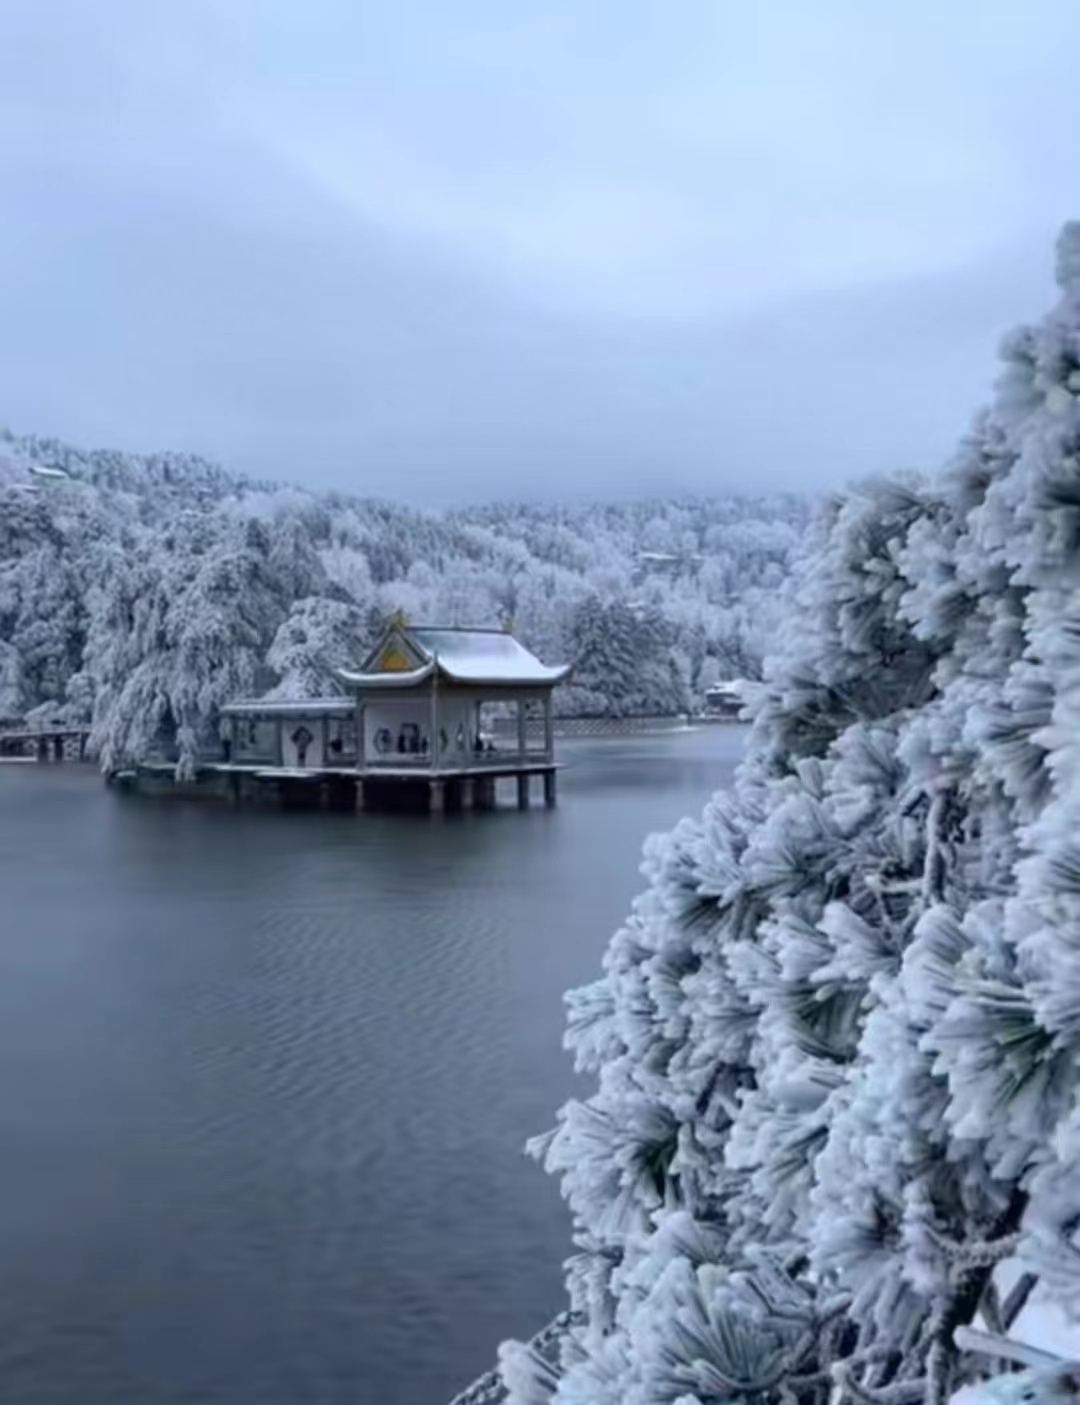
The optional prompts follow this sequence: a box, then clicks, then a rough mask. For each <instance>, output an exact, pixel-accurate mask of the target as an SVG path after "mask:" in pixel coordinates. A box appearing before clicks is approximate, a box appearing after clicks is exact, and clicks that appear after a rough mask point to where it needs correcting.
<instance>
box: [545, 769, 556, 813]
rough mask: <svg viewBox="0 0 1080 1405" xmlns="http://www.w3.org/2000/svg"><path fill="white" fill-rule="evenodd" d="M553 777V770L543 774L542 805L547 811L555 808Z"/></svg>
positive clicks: (554, 774) (554, 773)
mask: <svg viewBox="0 0 1080 1405" xmlns="http://www.w3.org/2000/svg"><path fill="white" fill-rule="evenodd" d="M555 776H556V772H555V770H554V769H552V770H550V771H545V772H544V804H545V805H546V806H547V807H548V809H549V810H553V809H554V808H555Z"/></svg>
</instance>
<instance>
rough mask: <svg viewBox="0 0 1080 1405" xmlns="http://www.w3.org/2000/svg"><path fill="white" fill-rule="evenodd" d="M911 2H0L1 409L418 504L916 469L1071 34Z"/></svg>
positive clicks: (998, 324) (1005, 297)
mask: <svg viewBox="0 0 1080 1405" xmlns="http://www.w3.org/2000/svg"><path fill="white" fill-rule="evenodd" d="M892 8H893V7H889V9H890V11H891V10H892ZM942 8H943V7H940V6H938V5H936V4H933V5H932V4H930V3H929V0H913V3H911V4H909V5H907V6H905V7H903V8H902V11H901V9H900V7H896V13H895V14H893V13H889V14H886V13H885V11H884V10H883V9H882V7H877V6H866V5H865V4H861V3H856V0H822V3H821V4H819V5H816V6H807V5H804V4H802V3H801V0H800V2H799V3H796V0H777V3H773V4H770V5H768V6H755V7H751V6H738V7H736V6H731V5H726V4H723V3H714V0H709V3H705V0H702V2H701V3H688V0H675V3H672V4H670V5H658V4H650V5H646V4H632V3H631V4H626V3H621V4H615V3H613V0H598V3H596V4H594V5H590V6H580V5H576V4H572V3H570V2H569V0H566V3H563V4H546V3H545V4H543V5H541V4H540V3H539V0H530V3H524V2H523V3H522V4H521V5H517V6H506V5H503V4H496V3H495V0H488V3H476V2H475V0H474V3H463V4H459V5H454V6H446V5H443V4H441V3H438V0H414V3H411V4H403V5H401V6H396V5H395V6H386V5H378V6H376V5H374V4H362V3H361V4H356V3H345V0H340V3H334V0H321V3H319V2H317V0H316V2H313V3H310V4H308V5H305V6H295V5H291V4H286V3H284V0H258V3H256V0H230V3H229V5H227V6H226V5H221V4H220V3H218V2H217V0H188V3H187V4H186V5H184V6H174V5H171V4H165V3H158V0H111V3H110V4H109V5H101V6H87V5H85V4H84V3H82V0H13V3H11V4H9V5H7V6H5V7H3V9H2V10H0V54H2V55H3V82H2V83H0V387H2V389H0V416H2V417H3V418H5V419H6V420H7V421H8V422H9V423H10V424H11V425H12V426H13V427H15V428H20V429H21V428H32V429H35V430H39V431H42V432H55V433H58V434H63V435H67V436H69V437H71V438H74V439H77V440H80V441H83V442H94V443H99V442H106V443H112V444H117V445H120V446H123V447H147V448H149V447H158V446H164V445H167V446H171V447H189V448H193V449H197V450H201V451H203V452H206V453H208V454H211V455H213V456H216V457H220V458H223V459H225V460H226V461H227V462H230V463H232V464H234V465H236V466H237V467H241V468H245V469H248V470H252V471H256V472H258V471H262V472H268V473H273V474H278V475H288V476H292V477H296V478H298V479H301V480H303V481H308V482H312V483H319V484H334V485H339V486H345V487H350V488H355V489H358V490H361V491H377V492H384V493H390V494H393V495H396V496H405V497H410V498H412V499H414V500H417V501H422V500H427V499H431V500H439V501H446V500H453V499H455V498H460V497H476V496H480V495H486V494H490V493H501V494H524V495H536V494H543V495H550V494H552V493H572V494H574V495H579V494H581V493H610V492H639V491H646V490H649V489H654V488H661V487H662V488H664V489H683V488H685V489H726V488H747V487H755V486H758V485H761V486H766V485H767V486H770V487H772V486H784V487H810V488H817V487H821V486H824V485H828V484H832V483H835V482H838V481H841V480H842V479H845V478H849V477H851V476H861V475H862V474H863V473H865V472H870V471H874V470H877V469H880V468H884V467H892V466H908V465H912V464H915V465H922V464H925V463H927V462H932V461H934V460H935V459H936V458H938V457H940V455H941V454H942V453H943V452H945V451H947V449H948V447H949V445H950V443H951V441H952V440H953V439H954V438H955V436H956V434H957V433H958V432H959V431H960V430H962V428H963V427H964V424H965V423H966V421H967V418H968V416H969V414H970V411H971V409H972V408H973V406H974V405H975V403H976V402H977V401H978V400H979V399H980V398H982V396H983V395H984V394H985V391H986V386H987V373H988V371H989V369H990V367H991V353H992V349H993V346H994V344H995V342H996V340H997V336H998V334H999V333H1000V332H1001V331H1002V330H1004V329H1005V328H1006V327H1007V326H1008V325H1009V324H1010V323H1012V322H1014V321H1016V320H1017V319H1018V318H1021V317H1024V316H1030V315H1033V314H1034V313H1036V312H1038V310H1039V309H1040V307H1041V306H1042V304H1043V303H1044V302H1045V300H1046V298H1047V297H1048V295H1049V292H1050V268H1051V263H1052V259H1051V252H1050V240H1051V239H1052V237H1053V232H1054V229H1055V226H1056V225H1057V224H1058V223H1059V222H1060V221H1061V220H1062V219H1064V218H1066V217H1068V216H1069V215H1070V214H1074V213H1076V209H1075V199H1074V194H1075V192H1074V189H1073V185H1074V180H1075V158H1074V155H1073V152H1072V150H1071V134H1072V133H1075V131H1076V130H1077V125H1078V118H1080V90H1077V88H1076V85H1075V84H1074V83H1073V81H1072V78H1071V74H1070V72H1069V65H1070V63H1071V60H1072V58H1073V56H1074V55H1075V52H1076V42H1075V41H1076V39H1077V38H1078V37H1080V16H1078V15H1077V14H1076V12H1075V10H1074V7H1072V6H1071V5H1070V4H1069V3H1068V0H1061V3H1051V0H1029V3H1026V4H1025V5H1023V6H1020V5H1019V4H1018V3H1009V4H1006V3H992V2H991V0H984V3H981V4H975V3H969V2H968V0H960V2H959V3H957V4H955V5H953V6H950V7H947V13H945V14H944V15H943V14H941V13H940V11H941V9H942Z"/></svg>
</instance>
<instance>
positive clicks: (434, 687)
mask: <svg viewBox="0 0 1080 1405" xmlns="http://www.w3.org/2000/svg"><path fill="white" fill-rule="evenodd" d="M441 751H442V747H441V745H440V743H439V661H438V659H436V660H435V671H434V672H433V673H432V675H431V747H430V748H429V752H430V756H431V769H432V770H433V771H437V770H438V769H439V766H440V764H441V763H442V756H441V755H440V753H441Z"/></svg>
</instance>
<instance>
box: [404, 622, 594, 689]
mask: <svg viewBox="0 0 1080 1405" xmlns="http://www.w3.org/2000/svg"><path fill="white" fill-rule="evenodd" d="M408 634H409V637H410V638H411V639H413V640H414V641H415V642H416V643H417V644H419V646H420V647H421V649H423V651H424V653H425V654H427V655H428V657H429V658H433V659H437V660H438V664H439V672H440V673H444V674H445V675H446V676H447V677H448V678H451V679H453V680H454V681H455V682H457V683H549V684H550V683H561V682H562V680H563V679H564V678H565V677H566V675H567V674H568V673H569V672H570V669H569V666H566V667H561V668H559V667H555V668H552V667H549V666H548V665H547V664H542V663H541V662H540V660H539V659H538V658H537V657H536V655H535V654H531V653H530V652H529V650H528V649H526V648H525V646H524V644H520V643H518V641H517V640H516V639H515V638H514V636H513V635H512V634H508V633H507V632H506V631H505V630H502V629H437V628H428V627H427V626H422V627H417V628H415V629H410V630H409V631H408Z"/></svg>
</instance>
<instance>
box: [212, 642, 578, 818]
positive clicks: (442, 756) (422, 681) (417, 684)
mask: <svg viewBox="0 0 1080 1405" xmlns="http://www.w3.org/2000/svg"><path fill="white" fill-rule="evenodd" d="M569 672H570V669H569V666H559V667H551V666H549V665H546V664H542V663H541V662H540V660H539V659H537V658H536V657H535V656H534V655H533V654H531V653H530V652H529V651H528V649H526V648H525V647H524V646H523V645H522V644H521V643H519V641H518V640H516V639H515V638H514V637H513V635H512V634H510V633H509V632H508V631H506V630H497V629H458V628H450V627H445V626H439V627H426V626H424V627H421V626H410V625H408V624H407V623H406V622H405V620H404V619H403V618H402V617H401V616H397V617H395V618H394V619H393V620H392V621H391V623H390V624H389V625H388V626H387V629H386V631H385V632H384V634H383V636H382V638H381V639H380V640H379V643H378V644H377V645H376V647H375V648H374V649H373V650H372V651H371V652H370V654H369V655H368V656H367V658H366V659H365V660H364V661H363V663H362V664H361V665H360V667H359V668H357V669H339V670H337V676H338V679H339V680H340V682H341V684H342V686H343V688H344V689H345V693H346V696H344V697H338V698H315V699H308V700H303V701H299V700H298V701H295V702H293V701H289V700H281V699H265V698H264V699H243V700H239V701H237V702H234V703H231V704H229V705H228V706H227V707H225V708H224V709H223V710H222V712H223V718H224V723H225V741H224V751H225V757H224V761H225V763H226V764H227V765H229V766H230V767H234V768H244V769H247V768H249V767H258V768H262V770H263V771H264V772H266V773H267V774H268V775H269V773H270V771H271V770H274V769H278V770H281V771H287V772H290V773H291V774H292V775H294V776H295V774H296V773H297V772H308V771H333V772H340V771H343V770H348V771H350V772H351V773H353V774H354V775H355V776H356V777H357V778H358V781H359V782H361V783H362V784H363V785H364V788H365V789H367V787H368V785H369V784H370V785H371V787H372V792H371V793H372V794H374V793H376V789H377V788H378V787H379V786H385V785H393V784H394V783H402V784H412V785H413V786H416V785H417V784H418V783H419V784H422V783H424V782H425V781H426V782H427V783H429V786H430V799H431V803H432V804H433V805H434V806H436V807H437V806H438V805H439V804H441V803H442V801H443V799H444V790H445V788H446V786H448V785H449V786H450V787H451V789H452V795H451V799H453V800H457V801H462V800H463V803H470V802H472V803H485V802H486V799H487V795H488V789H489V787H488V786H487V785H486V784H482V785H479V786H473V785H472V784H471V783H472V781H473V780H474V779H479V780H480V781H481V782H488V781H490V783H491V786H490V789H491V793H492V795H493V788H494V781H495V779H496V778H497V777H499V776H505V777H517V779H518V791H519V799H521V801H522V803H527V801H528V783H529V779H530V777H531V776H532V775H537V774H538V775H541V776H542V777H543V778H544V782H545V795H546V798H547V799H548V801H549V803H550V802H552V801H553V800H554V796H555V752H554V738H553V726H552V691H553V689H554V688H555V687H556V686H557V685H558V684H559V683H562V682H563V681H564V680H565V679H566V677H567V676H568V674H569ZM485 713H488V714H489V715H490V719H491V720H492V721H494V720H495V718H496V717H497V718H498V719H499V720H500V721H501V722H502V723H503V725H502V726H500V727H499V728H498V729H497V731H498V737H496V735H495V732H496V729H495V728H493V727H492V726H489V725H486V723H485ZM511 718H512V719H513V722H512V723H511V725H510V735H509V737H507V736H506V735H505V730H506V723H507V721H508V720H509V719H511ZM466 782H468V783H469V784H468V786H467V787H466V784H465V783H466Z"/></svg>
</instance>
